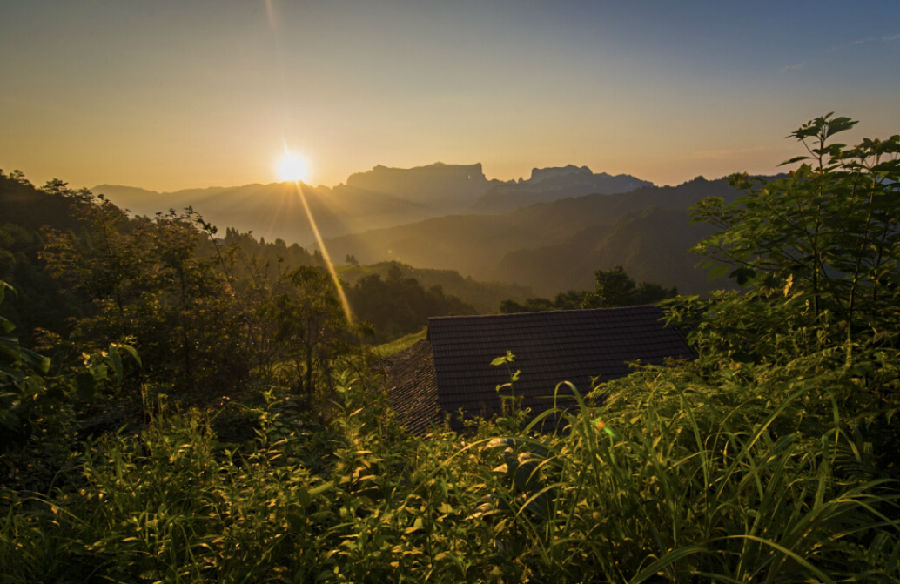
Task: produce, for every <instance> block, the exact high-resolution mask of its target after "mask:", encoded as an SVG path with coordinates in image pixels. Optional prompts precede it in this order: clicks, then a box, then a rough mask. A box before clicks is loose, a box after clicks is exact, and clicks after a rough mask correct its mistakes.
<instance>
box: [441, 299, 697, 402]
mask: <svg viewBox="0 0 900 584" xmlns="http://www.w3.org/2000/svg"><path fill="white" fill-rule="evenodd" d="M662 316H663V314H662V311H661V310H660V309H659V308H658V307H656V306H627V307H621V308H599V309H588V310H564V311H554V312H532V313H515V314H497V315H484V316H448V317H435V318H430V319H428V339H429V340H430V342H431V347H432V352H433V358H434V369H435V376H436V381H437V387H438V392H437V393H438V395H437V398H438V405H439V406H440V409H441V410H442V411H443V412H447V413H455V412H457V410H459V409H460V408H462V410H463V411H464V412H465V413H466V415H468V416H473V415H480V416H485V417H490V416H491V415H493V414H496V413H499V412H500V409H501V406H500V398H499V396H498V394H497V391H496V390H495V387H496V386H497V385H499V384H503V383H506V382H508V381H509V371H507V369H506V368H505V367H502V366H501V367H492V366H491V364H490V363H491V361H492V360H493V359H494V358H495V357H499V356H501V355H505V354H506V352H507V351H511V352H512V353H513V354H514V355H515V362H514V363H513V364H512V365H511V368H512V370H516V369H519V370H521V371H522V373H521V376H520V378H519V380H518V381H517V382H516V384H515V388H514V391H515V394H516V395H518V396H522V397H523V405H524V406H525V407H530V408H531V409H532V412H534V413H538V412H540V411H543V410H546V409H548V408H549V407H551V406H552V395H553V390H554V387H555V386H556V384H557V383H559V382H560V381H563V380H567V381H570V382H572V383H573V384H574V385H575V387H576V388H577V389H578V390H579V391H580V392H582V393H587V392H588V391H589V390H590V388H591V379H592V378H595V377H596V378H599V380H601V381H607V380H610V379H614V378H616V377H621V376H623V375H626V374H627V373H628V371H629V369H628V366H627V365H626V363H627V362H630V361H635V360H638V359H640V360H641V361H642V362H644V363H650V364H661V363H662V362H663V361H664V360H665V359H666V358H667V357H675V358H692V357H693V354H692V351H691V349H690V348H689V347H688V345H687V342H686V341H685V339H684V337H683V336H682V335H681V334H680V333H679V332H678V331H676V330H675V329H672V328H668V327H666V326H664V322H663V320H662Z"/></svg>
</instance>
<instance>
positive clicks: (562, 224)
mask: <svg viewBox="0 0 900 584" xmlns="http://www.w3.org/2000/svg"><path fill="white" fill-rule="evenodd" d="M296 188H297V187H296V186H295V185H294V184H290V183H273V184H268V185H245V186H240V187H211V188H207V189H193V190H184V191H176V192H170V193H157V192H154V191H146V190H143V189H139V188H135V187H123V186H115V185H98V186H96V187H95V188H94V189H93V190H94V191H95V192H97V193H103V194H104V195H106V196H107V197H108V198H109V199H110V200H111V201H113V202H114V203H116V204H117V205H119V206H121V207H122V208H125V209H128V210H129V211H131V212H132V213H133V214H136V215H148V216H152V215H153V214H155V213H156V212H158V211H164V210H167V209H169V208H174V209H181V208H183V207H186V206H189V205H190V206H192V207H193V208H194V210H196V211H197V212H199V213H200V214H201V215H202V216H203V217H204V218H205V219H206V220H207V221H210V222H212V223H214V224H216V225H218V226H220V227H224V226H230V227H235V228H237V229H239V230H241V231H251V232H252V233H253V234H254V235H255V236H257V237H262V238H264V239H266V240H267V241H273V240H275V239H283V240H285V241H286V242H287V243H295V242H296V243H300V244H301V245H302V246H304V247H306V248H308V249H313V248H315V247H316V245H315V240H314V237H313V234H312V232H311V230H310V227H309V220H308V219H307V217H306V214H305V212H304V210H303V207H302V204H301V202H300V198H299V197H298V194H297V191H296ZM300 188H302V189H303V192H304V194H305V196H306V198H307V201H308V202H309V206H310V209H311V211H312V214H313V216H314V217H315V220H316V222H317V225H318V227H319V230H320V232H321V233H322V236H323V237H324V238H325V239H326V246H327V248H328V250H329V252H330V253H331V254H332V256H333V257H334V258H335V261H337V262H338V263H342V259H343V258H345V257H347V256H353V257H354V258H355V259H356V260H357V261H359V262H361V263H363V264H374V263H377V262H385V261H399V262H402V263H405V264H410V265H412V266H416V267H420V268H435V269H444V270H455V271H458V272H460V273H461V274H463V275H464V276H470V277H472V278H475V279H477V280H483V281H502V282H510V283H514V284H518V285H523V286H528V287H530V288H531V289H532V290H533V292H534V293H535V294H541V295H552V294H555V293H557V292H560V291H562V290H567V289H572V288H588V287H590V285H591V280H592V275H593V272H594V270H596V269H609V268H612V267H613V266H616V265H622V266H623V267H625V269H626V271H628V272H629V273H630V274H632V275H634V277H636V278H637V279H639V280H645V281H653V282H658V283H660V284H664V285H668V286H677V287H678V289H679V290H682V291H684V292H691V293H699V292H706V291H708V290H709V289H711V287H712V285H713V284H712V283H711V282H710V281H709V280H708V278H707V276H706V272H705V271H703V270H700V269H697V268H696V264H697V259H696V257H695V256H693V255H691V254H689V253H688V252H687V249H688V248H689V247H690V246H691V245H693V244H694V243H696V242H697V241H699V240H700V239H701V238H702V237H704V236H705V235H707V234H708V233H709V232H710V230H709V228H707V227H702V226H696V225H691V224H690V222H689V217H688V213H687V209H688V207H689V206H690V205H692V204H694V203H696V202H697V201H698V200H700V199H702V198H704V197H709V196H722V197H725V198H726V199H728V198H731V197H733V196H734V194H735V193H734V191H733V190H732V189H731V188H730V187H729V186H728V184H727V181H725V180H724V179H720V180H716V181H707V180H705V179H703V178H698V179H695V180H693V181H690V182H688V183H685V184H683V185H679V186H677V187H657V186H655V185H653V184H652V183H650V182H648V181H643V180H640V179H638V178H635V177H631V176H627V175H618V176H612V175H609V174H606V173H593V172H591V171H590V170H589V169H588V168H587V167H577V166H574V165H569V166H565V167H556V168H545V169H534V170H533V171H532V174H531V177H529V178H528V179H519V180H517V181H505V182H504V181H498V180H496V179H495V180H488V179H487V178H486V177H485V175H484V173H483V172H482V169H481V165H480V164H474V165H445V164H434V165H428V166H422V167H416V168H412V169H399V168H387V167H384V166H377V167H375V168H374V169H372V170H371V171H367V172H359V173H354V174H352V175H351V176H350V177H348V179H347V181H346V184H341V185H338V186H334V187H325V186H318V187H311V186H308V185H302V184H301V185H300ZM719 284H720V285H721V283H719Z"/></svg>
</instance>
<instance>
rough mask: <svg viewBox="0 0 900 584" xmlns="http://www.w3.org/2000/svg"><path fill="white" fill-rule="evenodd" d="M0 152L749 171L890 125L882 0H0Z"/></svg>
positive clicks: (357, 166)
mask: <svg viewBox="0 0 900 584" xmlns="http://www.w3.org/2000/svg"><path fill="white" fill-rule="evenodd" d="M0 15H2V18H0V71H2V76H3V81H2V83H0V120H2V126H3V130H2V132H0V169H3V170H4V172H9V171H11V170H14V169H18V170H22V171H23V172H24V173H25V175H26V177H27V178H29V179H30V180H31V181H32V182H33V183H35V184H42V183H43V182H44V181H46V180H48V179H50V178H54V177H56V178H61V179H63V180H65V181H67V182H69V183H70V184H71V185H72V186H76V187H81V186H87V187H91V186H93V185H96V184H125V185H134V186H140V187H144V188H148V189H154V190H176V189H181V188H194V187H206V186H214V185H219V186H228V185H240V184H250V183H270V182H275V181H276V180H277V176H276V166H277V160H278V158H279V156H280V155H281V154H282V153H283V152H284V149H285V148H289V149H291V150H293V151H297V152H301V153H302V154H303V156H304V157H305V158H306V159H307V160H308V163H309V166H310V173H311V175H310V177H309V179H308V180H307V182H310V183H312V184H326V185H334V184H339V183H342V182H344V181H345V180H346V177H347V176H348V175H349V174H350V173H352V172H356V171H361V170H367V169H369V168H371V167H373V166H374V165H377V164H384V165H387V166H394V167H402V168H407V167H412V166H419V165H424V164H431V163H434V162H437V161H441V162H444V163H447V164H471V163H474V162H480V163H482V165H483V168H484V172H485V174H486V175H487V176H488V178H499V179H504V180H506V179H512V178H518V177H528V176H529V175H530V173H531V169H532V168H534V167H547V166H558V165H564V164H577V165H588V166H590V167H591V169H593V170H594V171H595V172H600V171H606V172H609V173H612V174H618V173H628V174H632V175H635V176H637V177H639V178H642V179H646V180H651V181H653V182H655V183H657V184H679V183H681V182H683V181H685V180H689V179H691V178H694V177H696V176H700V175H702V176H706V177H707V178H716V177H720V176H724V175H726V174H729V173H731V172H734V171H744V170H746V171H749V172H760V173H770V172H775V171H776V170H777V164H778V163H779V162H781V161H783V160H785V159H787V158H790V157H791V156H794V155H796V154H799V153H800V152H799V150H798V145H796V144H795V143H794V142H792V141H791V140H790V139H787V138H786V136H787V135H788V134H789V133H790V132H791V131H792V130H794V129H796V128H797V127H799V126H800V124H802V123H803V122H805V121H807V120H809V119H811V118H814V117H816V116H819V115H823V114H826V113H828V112H830V111H836V112H837V113H838V114H840V115H847V116H850V117H852V118H854V119H857V120H860V123H859V124H858V126H857V127H856V129H855V130H854V132H853V135H852V136H850V138H851V141H852V140H857V139H859V138H861V137H863V136H868V137H885V136H889V135H892V134H896V133H898V132H900V2H897V0H885V1H866V0H861V1H859V2H855V3H853V4H852V5H851V3H848V2H846V1H845V0H842V1H841V2H833V1H830V0H815V1H806V0H792V1H790V2H783V1H779V2H768V1H754V2H737V1H731V0H710V1H699V0H696V1H695V0H681V1H677V2H676V1H640V0H638V1H634V2H624V1H622V0H617V1H604V0H597V1H594V2H567V1H564V0H556V1H552V2H551V1H543V2H528V1H520V2H504V1H491V2H484V1H478V2H468V1H465V0H459V1H456V0H454V1H452V2H431V1H418V2H393V1H382V0H379V1H377V2H375V1H368V2H343V1H341V0H330V1H327V2H326V1H321V2H299V1H290V0H178V1H168V0H154V1H147V0H79V1H77V2H76V1H71V0H58V1H50V0H0Z"/></svg>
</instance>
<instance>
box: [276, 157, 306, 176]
mask: <svg viewBox="0 0 900 584" xmlns="http://www.w3.org/2000/svg"><path fill="white" fill-rule="evenodd" d="M278 180H280V181H282V182H298V181H299V182H306V181H307V180H309V163H308V162H307V160H306V158H304V157H303V156H301V155H300V154H297V153H296V152H292V151H290V150H285V151H284V154H283V155H282V156H281V158H279V159H278Z"/></svg>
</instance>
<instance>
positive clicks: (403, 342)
mask: <svg viewBox="0 0 900 584" xmlns="http://www.w3.org/2000/svg"><path fill="white" fill-rule="evenodd" d="M427 332H428V329H427V328H422V330H420V331H417V332H414V333H409V334H408V335H404V336H402V337H400V338H399V339H394V340H393V341H390V342H388V343H383V344H381V345H377V346H375V347H373V348H372V352H373V353H374V354H375V355H376V356H378V357H390V356H391V355H394V354H396V353H399V352H400V351H402V350H404V349H407V348H409V347H411V346H412V345H414V344H415V343H416V342H418V341H421V340H422V339H424V338H425V335H426V333H427Z"/></svg>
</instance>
